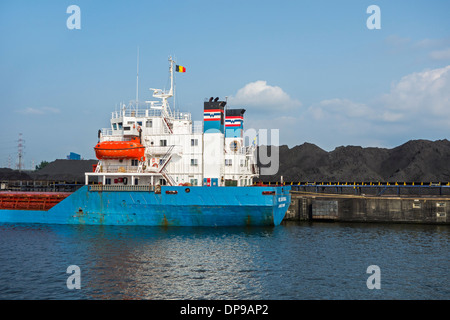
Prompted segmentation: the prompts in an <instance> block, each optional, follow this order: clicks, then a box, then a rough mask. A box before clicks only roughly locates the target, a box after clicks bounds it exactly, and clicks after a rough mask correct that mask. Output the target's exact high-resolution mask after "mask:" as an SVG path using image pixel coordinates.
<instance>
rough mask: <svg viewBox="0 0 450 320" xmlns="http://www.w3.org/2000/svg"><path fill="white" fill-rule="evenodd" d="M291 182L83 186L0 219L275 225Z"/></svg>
mask: <svg viewBox="0 0 450 320" xmlns="http://www.w3.org/2000/svg"><path fill="white" fill-rule="evenodd" d="M289 191H290V186H283V187H281V186H278V187H269V186H268V187H251V186H249V187H191V186H190V187H186V186H174V187H172V186H162V187H161V193H155V192H153V191H90V189H89V186H83V187H81V188H80V189H78V190H77V191H75V192H74V193H73V194H71V195H70V196H68V197H67V198H65V199H64V200H62V201H61V202H60V203H58V204H57V205H55V206H54V207H52V208H51V209H49V210H46V211H44V210H8V209H2V210H0V223H43V224H75V225H77V224H81V225H142V226H276V225H279V224H280V223H281V221H282V220H283V218H284V215H285V214H286V211H287V209H288V207H289V205H290V201H291V196H290V193H289Z"/></svg>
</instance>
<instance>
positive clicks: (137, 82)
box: [136, 46, 139, 105]
mask: <svg viewBox="0 0 450 320" xmlns="http://www.w3.org/2000/svg"><path fill="white" fill-rule="evenodd" d="M137 49H138V50H137V68H136V69H137V70H136V105H137V104H138V101H139V46H138V48H137Z"/></svg>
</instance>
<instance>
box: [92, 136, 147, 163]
mask: <svg viewBox="0 0 450 320" xmlns="http://www.w3.org/2000/svg"><path fill="white" fill-rule="evenodd" d="M94 150H95V155H96V157H97V159H99V160H102V159H138V160H140V161H144V160H145V157H144V153H145V147H144V146H143V145H142V144H141V142H140V139H139V138H137V137H133V138H131V141H103V142H99V143H97V145H96V146H95V147H94Z"/></svg>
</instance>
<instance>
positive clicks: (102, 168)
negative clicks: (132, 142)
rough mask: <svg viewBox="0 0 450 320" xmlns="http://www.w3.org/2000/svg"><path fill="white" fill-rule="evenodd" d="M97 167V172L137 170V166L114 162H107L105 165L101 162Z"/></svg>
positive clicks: (133, 171) (135, 171)
mask: <svg viewBox="0 0 450 320" xmlns="http://www.w3.org/2000/svg"><path fill="white" fill-rule="evenodd" d="M97 169H98V172H104V173H120V172H123V173H126V172H132V173H138V172H139V167H138V166H126V165H116V164H107V165H105V164H102V165H100V166H97ZM96 172H97V171H96Z"/></svg>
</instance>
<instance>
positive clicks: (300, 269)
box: [0, 223, 450, 299]
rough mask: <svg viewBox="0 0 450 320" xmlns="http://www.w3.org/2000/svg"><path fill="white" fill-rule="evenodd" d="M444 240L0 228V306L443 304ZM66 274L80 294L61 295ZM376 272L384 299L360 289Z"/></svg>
mask: <svg viewBox="0 0 450 320" xmlns="http://www.w3.org/2000/svg"><path fill="white" fill-rule="evenodd" d="M449 235H450V228H449V226H435V225H390V224H342V223H284V224H283V225H281V226H278V227H269V228H254V227H252V228H244V227H243V228H231V227H230V228H159V227H114V226H39V225H28V226H27V225H0V239H1V240H2V241H0V260H1V261H2V263H1V264H0V292H1V294H0V298H9V299H17V298H24V297H25V298H32V299H79V298H83V299H86V298H87V299H448V298H450V290H449V289H448V288H447V284H448V283H449V280H450V279H449V275H448V272H447V270H448V268H449V267H450V265H449V260H450V259H449V258H450V250H449V249H450V246H449V242H448V239H449ZM72 264H75V265H78V266H79V267H80V268H81V275H82V276H81V282H82V289H81V290H75V291H74V290H72V291H69V290H68V289H67V288H66V287H65V281H66V279H67V277H68V275H67V274H66V273H65V271H66V268H67V267H68V266H69V265H72ZM373 264H374V265H378V266H379V267H380V269H381V273H382V289H381V290H368V289H367V286H366V280H367V277H368V275H367V273H366V269H367V267H368V266H369V265H373ZM30 270H33V272H30ZM30 284H31V286H32V288H34V289H32V290H30V288H29V287H30ZM27 286H28V287H27Z"/></svg>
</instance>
